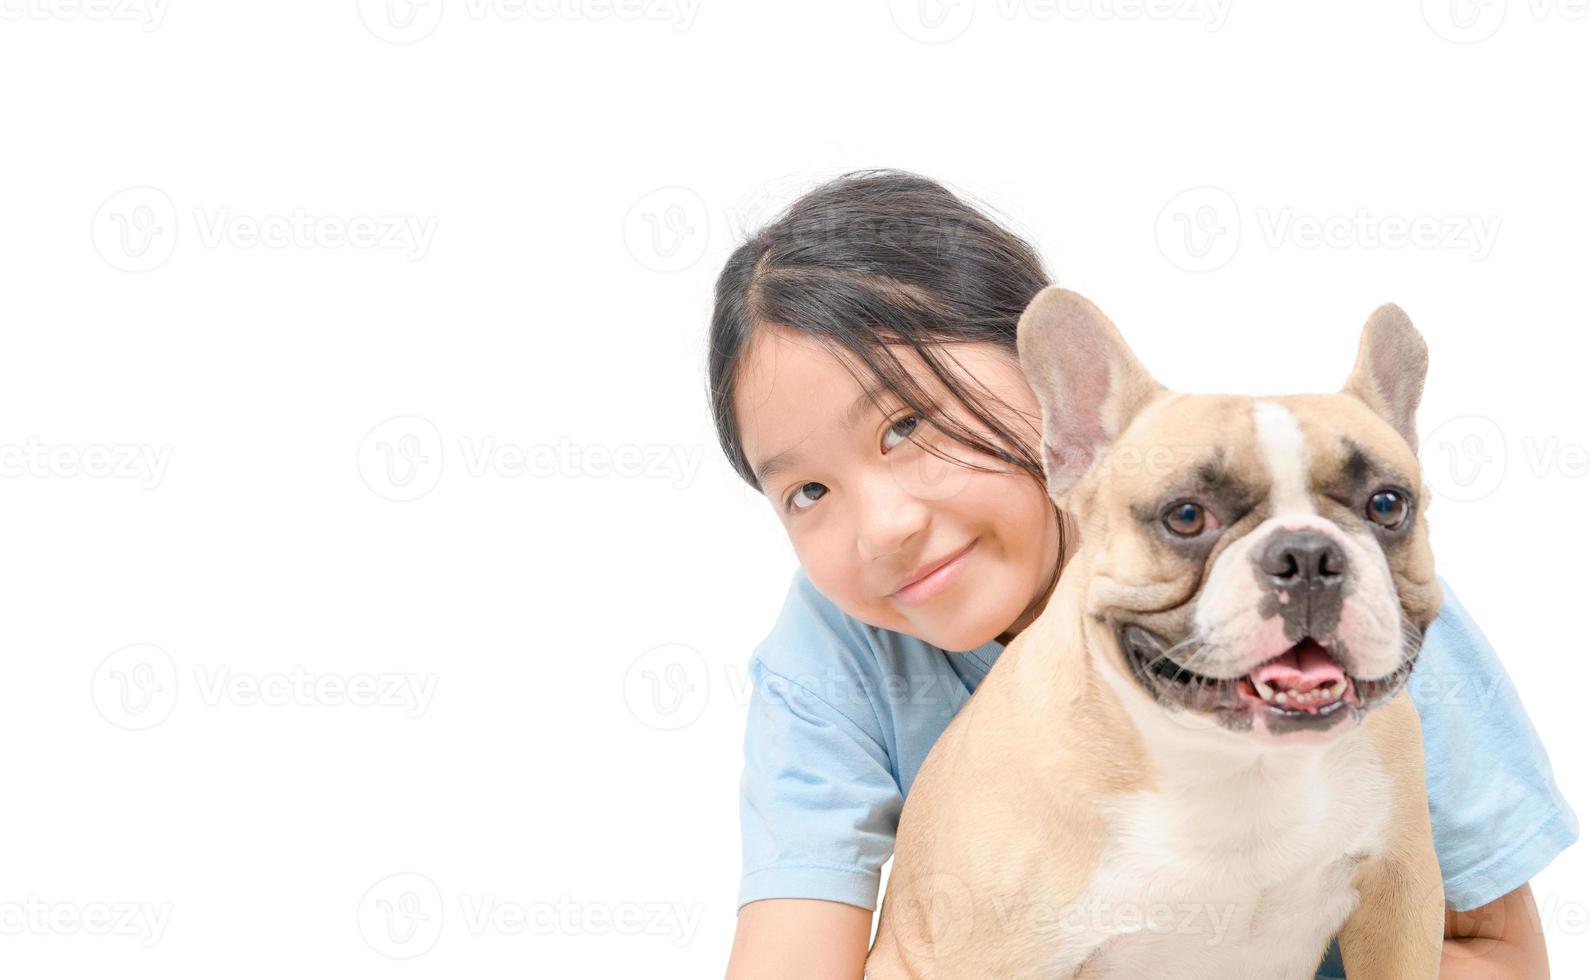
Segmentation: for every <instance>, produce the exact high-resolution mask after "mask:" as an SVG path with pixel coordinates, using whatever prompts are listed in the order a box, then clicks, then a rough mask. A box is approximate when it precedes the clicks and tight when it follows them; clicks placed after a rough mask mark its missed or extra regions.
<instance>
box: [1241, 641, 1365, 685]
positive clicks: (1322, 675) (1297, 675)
mask: <svg viewBox="0 0 1590 980" xmlns="http://www.w3.org/2000/svg"><path fill="white" fill-rule="evenodd" d="M1248 676H1249V677H1251V678H1255V679H1257V680H1261V681H1264V683H1266V684H1268V685H1270V686H1271V687H1273V688H1276V689H1277V690H1285V691H1297V692H1299V693H1307V692H1309V691H1312V690H1314V688H1316V687H1323V686H1326V685H1329V684H1334V683H1335V682H1336V681H1339V680H1341V679H1342V678H1343V677H1344V676H1345V675H1344V674H1343V673H1342V668H1341V665H1339V664H1338V663H1336V661H1334V660H1332V659H1331V658H1330V654H1328V653H1326V652H1325V649H1324V648H1323V647H1321V646H1320V645H1319V644H1318V643H1315V642H1314V641H1313V640H1304V641H1303V642H1302V643H1299V644H1298V645H1297V646H1295V647H1293V648H1292V649H1290V650H1288V651H1286V652H1285V653H1283V654H1281V655H1280V656H1276V657H1271V658H1270V659H1269V660H1266V661H1265V662H1264V663H1262V664H1260V665H1259V666H1257V667H1255V668H1254V669H1253V671H1252V672H1251V673H1249V674H1248Z"/></svg>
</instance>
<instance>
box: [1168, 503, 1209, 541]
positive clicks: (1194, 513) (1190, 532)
mask: <svg viewBox="0 0 1590 980" xmlns="http://www.w3.org/2000/svg"><path fill="white" fill-rule="evenodd" d="M1208 523H1209V515H1208V513H1207V512H1205V511H1204V509H1203V506H1202V505H1201V504H1195V503H1193V502H1192V501H1191V500H1183V501H1182V502H1180V503H1177V504H1172V505H1171V507H1170V510H1168V511H1166V512H1165V526H1166V527H1167V528H1169V529H1170V530H1171V533H1173V534H1179V535H1181V536H1182V537H1184V538H1190V537H1194V536H1195V535H1198V534H1201V533H1203V530H1204V527H1205V526H1207V525H1208Z"/></svg>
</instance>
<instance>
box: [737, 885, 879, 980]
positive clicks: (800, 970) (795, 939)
mask: <svg viewBox="0 0 1590 980" xmlns="http://www.w3.org/2000/svg"><path fill="white" fill-rule="evenodd" d="M871 934H872V911H871V910H870V909H864V908H862V907H861V906H859V905H846V904H845V903H843V902H825V901H821V900H819V899H807V898H769V899H763V900H762V901H759V902H750V903H748V904H747V905H746V906H745V907H744V908H742V909H740V921H739V925H738V926H736V927H735V930H734V949H733V950H732V951H731V952H730V953H729V973H728V980H861V973H862V966H863V964H865V963H866V961H867V941H868V939H869V938H870V937H871Z"/></svg>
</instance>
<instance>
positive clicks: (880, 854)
mask: <svg viewBox="0 0 1590 980" xmlns="http://www.w3.org/2000/svg"><path fill="white" fill-rule="evenodd" d="M858 629H859V628H858V627H856V626H855V624H853V623H850V622H848V621H846V620H844V619H843V618H842V617H838V614H837V613H836V612H835V611H833V610H831V609H829V608H827V606H826V605H825V604H824V602H823V601H822V599H821V597H820V596H819V595H818V594H817V593H816V592H815V590H814V589H813V588H812V587H811V585H810V583H809V582H808V581H807V580H805V578H804V577H803V576H802V575H801V574H800V573H799V572H797V574H796V576H795V580H794V582H793V583H792V585H791V588H790V592H789V596H788V598H787V599H786V602H785V605H784V609H783V611H782V613H781V614H780V616H779V619H778V622H777V624H776V625H775V626H774V628H773V631H772V632H771V633H770V634H769V635H768V637H767V638H766V639H765V640H763V641H762V643H761V645H760V646H758V648H757V650H756V653H755V655H754V656H753V657H752V658H751V662H750V666H749V680H750V682H751V684H750V692H751V698H750V706H749V711H748V713H747V716H746V726H745V768H744V771H743V773H742V775H741V778H740V837H741V849H742V854H743V858H744V864H743V868H742V874H741V879H740V894H739V902H738V905H739V906H744V905H745V904H746V903H747V902H754V901H757V900H758V899H764V898H820V899H827V900H828V901H833V902H845V903H847V904H850V905H859V906H861V907H863V908H866V909H869V910H870V909H873V908H874V907H875V906H876V904H877V899H878V890H879V883H880V880H881V877H882V870H883V865H884V863H885V862H886V861H888V859H889V856H890V855H891V854H892V853H893V852H894V839H895V830H896V828H897V826H898V825H899V820H900V810H901V807H902V806H903V805H904V802H905V798H904V795H903V794H902V792H901V790H900V784H899V780H898V779H897V777H896V775H895V767H894V764H893V759H892V756H891V754H890V752H889V750H888V748H887V746H888V745H889V744H890V740H889V739H888V738H887V737H886V736H885V735H884V734H883V730H884V726H883V723H882V721H881V720H880V718H879V716H878V708H877V706H875V705H874V704H873V703H872V699H870V698H869V697H868V695H867V685H866V683H865V682H864V681H863V679H862V668H861V664H862V661H863V659H864V658H866V657H868V656H870V652H869V649H870V648H868V647H867V640H866V638H865V637H864V636H863V635H861V634H860V633H859V632H858Z"/></svg>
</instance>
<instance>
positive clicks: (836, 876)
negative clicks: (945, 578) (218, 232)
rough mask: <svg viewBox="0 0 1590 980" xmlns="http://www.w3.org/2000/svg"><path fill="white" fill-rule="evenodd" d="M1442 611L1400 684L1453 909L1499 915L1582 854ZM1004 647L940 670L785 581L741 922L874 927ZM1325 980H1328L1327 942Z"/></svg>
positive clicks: (1473, 649)
mask: <svg viewBox="0 0 1590 980" xmlns="http://www.w3.org/2000/svg"><path fill="white" fill-rule="evenodd" d="M1440 582H1441V588H1442V591H1443V593H1444V595H1445V599H1444V601H1443V603H1442V605H1441V612H1440V615H1439V617H1438V618H1437V619H1436V621H1435V622H1434V623H1433V624H1432V625H1431V627H1430V629H1429V630H1428V631H1427V632H1426V634H1425V640H1424V647H1423V649H1422V650H1421V653H1420V656H1419V660H1418V661H1417V662H1416V663H1415V664H1414V668H1413V672H1412V673H1411V674H1410V675H1409V678H1408V693H1409V696H1410V697H1411V698H1412V699H1413V702H1414V705H1415V706H1416V707H1417V709H1418V711H1419V720H1420V722H1421V724H1422V727H1423V742H1424V755H1425V777H1426V785H1427V788H1428V793H1429V801H1430V820H1431V825H1432V828H1433V830H1434V834H1435V848H1436V856H1437V857H1438V858H1439V859H1440V863H1441V877H1442V879H1443V880H1444V882H1445V885H1446V904H1447V907H1448V908H1452V909H1457V910H1468V909H1473V908H1477V907H1478V906H1481V905H1484V904H1486V903H1488V902H1492V901H1495V900H1496V899H1498V898H1500V897H1501V896H1503V895H1505V894H1507V893H1508V892H1510V891H1512V890H1513V889H1515V888H1517V887H1519V886H1520V885H1522V884H1524V883H1525V882H1527V881H1529V880H1530V879H1531V878H1532V877H1534V876H1535V874H1536V873H1538V872H1539V871H1540V870H1541V869H1542V868H1544V867H1545V866H1546V865H1547V864H1549V863H1550V862H1551V859H1552V858H1553V857H1555V856H1556V855H1557V854H1558V853H1559V852H1561V851H1562V850H1563V849H1564V848H1566V847H1567V846H1568V845H1570V844H1572V843H1573V842H1574V841H1575V840H1577V839H1578V837H1579V821H1578V818H1577V817H1576V816H1575V815H1574V812H1573V810H1572V809H1571V808H1570V807H1569V806H1568V803H1567V801H1566V800H1564V799H1563V797H1562V794H1561V793H1559V792H1558V791H1557V785H1556V783H1555V782H1554V781H1553V778H1552V772H1551V762H1550V761H1549V760H1548V759H1547V757H1546V750H1545V747H1544V746H1542V745H1541V743H1540V738H1539V737H1538V736H1537V735H1536V734H1535V730H1534V728H1533V726H1531V724H1530V722H1529V717H1528V715H1526V714H1525V713H1524V707H1523V705H1522V704H1521V703H1520V702H1519V699H1518V693H1517V691H1516V690H1515V689H1514V688H1513V685H1512V682H1511V681H1510V680H1509V679H1508V677H1507V673H1506V672H1505V671H1504V670H1503V669H1502V665H1501V664H1500V663H1499V662H1498V661H1497V659H1496V654H1495V652H1494V651H1493V650H1492V649H1491V646H1490V643H1489V642H1487V641H1486V639H1485V636H1484V635H1483V634H1482V633H1481V632H1480V630H1479V627H1478V626H1476V625H1475V624H1474V621H1473V620H1472V619H1470V618H1469V615H1468V613H1467V612H1466V611H1465V610H1464V608H1463V606H1462V605H1461V604H1460V603H1459V602H1458V600H1457V597H1456V596H1455V595H1454V594H1453V593H1452V588H1451V586H1449V585H1448V584H1447V583H1446V580H1445V579H1440ZM1003 649H1004V647H1003V645H1002V644H1000V643H998V642H997V641H990V642H988V643H986V644H984V645H983V646H981V647H978V648H977V649H976V650H972V651H968V652H964V653H949V652H946V651H944V650H940V649H938V648H937V647H933V646H929V645H928V644H926V643H924V642H922V641H921V640H918V639H916V638H914V637H910V636H906V635H905V634H902V633H896V632H893V631H892V630H883V629H878V628H876V627H873V626H868V625H866V624H865V623H862V622H860V621H859V620H856V619H854V618H852V617H850V616H848V615H846V614H845V613H843V612H841V611H840V610H839V608H838V607H837V606H835V605H834V604H833V603H832V602H830V601H829V600H828V599H827V598H826V597H824V596H823V595H822V593H820V592H818V591H817V589H816V588H815V587H814V586H813V585H812V583H811V580H810V579H808V578H807V577H806V573H805V570H804V569H801V568H797V569H796V571H795V576H794V579H793V581H792V582H791V583H790V587H789V593H788V595H787V596H786V598H785V602H784V608H783V610H782V611H781V612H780V614H779V618H778V621H777V623H776V624H775V625H774V627H773V630H772V632H771V633H769V634H768V636H767V638H766V639H764V640H763V641H762V642H761V643H760V644H759V645H758V646H757V648H756V652H755V654H754V655H753V656H752V658H751V662H750V668H749V672H750V680H751V682H752V685H753V687H752V692H753V694H752V697H751V703H750V711H749V716H748V718H747V721H746V730H745V769H744V773H743V775H742V777H741V781H740V831H741V841H742V848H743V855H744V867H743V873H742V877H741V880H740V895H739V905H742V906H743V905H745V903H747V902H753V901H756V900H757V899H762V898H821V899H828V900H829V901H835V902H846V903H848V904H851V905H859V906H861V907H863V908H866V909H873V908H875V906H876V903H877V899H878V887H879V882H880V878H881V872H882V868H883V865H884V862H885V861H887V860H888V859H889V856H890V854H891V853H892V852H893V850H894V835H895V828H896V826H897V824H898V822H899V819H900V808H901V806H902V804H903V803H904V801H905V795H906V793H908V792H910V790H911V784H912V782H913V781H915V779H916V774H917V772H918V771H919V770H920V769H921V766H922V762H923V760H924V759H925V758H927V754H928V750H929V749H931V748H932V747H933V743H934V742H935V741H936V740H937V739H938V737H939V735H940V734H941V733H943V731H944V729H945V727H946V726H947V725H948V724H949V722H950V719H951V718H953V717H955V713H956V712H957V711H959V710H960V708H961V706H962V705H963V704H965V703H966V701H967V699H969V698H970V697H971V695H972V692H973V691H974V690H975V689H976V688H977V685H978V683H979V682H980V681H982V679H983V677H984V676H986V675H987V673H988V671H989V668H990V667H992V666H993V663H994V661H995V660H996V659H997V658H998V656H999V654H1000V652H1001V651H1002V650H1003ZM1319 976H1320V977H1322V978H1324V977H1340V976H1341V965H1340V959H1339V953H1338V950H1337V947H1336V943H1335V941H1334V940H1333V941H1332V942H1331V946H1330V950H1329V952H1328V954H1327V956H1326V959H1325V962H1324V963H1323V964H1322V965H1321V967H1320V974H1319Z"/></svg>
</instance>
